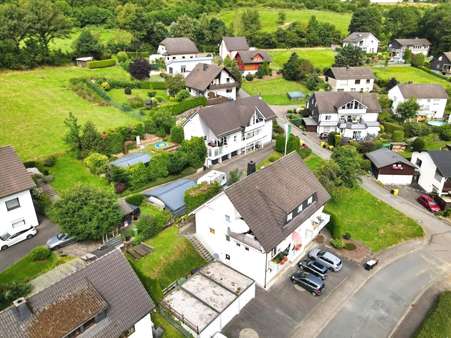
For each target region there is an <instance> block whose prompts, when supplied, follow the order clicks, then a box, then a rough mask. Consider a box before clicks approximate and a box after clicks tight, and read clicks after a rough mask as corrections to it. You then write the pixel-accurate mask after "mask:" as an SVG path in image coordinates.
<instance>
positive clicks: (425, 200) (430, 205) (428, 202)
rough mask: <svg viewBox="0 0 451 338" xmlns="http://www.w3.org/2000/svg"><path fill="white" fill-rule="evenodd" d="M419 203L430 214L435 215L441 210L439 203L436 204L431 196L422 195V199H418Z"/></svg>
mask: <svg viewBox="0 0 451 338" xmlns="http://www.w3.org/2000/svg"><path fill="white" fill-rule="evenodd" d="M417 201H418V203H420V204H421V205H422V206H423V207H425V208H426V209H428V210H429V211H430V212H434V213H435V212H439V211H440V210H441V209H440V206H439V205H438V204H437V202H435V201H434V199H433V198H432V197H431V196H429V195H426V194H421V195H420V197H418V198H417Z"/></svg>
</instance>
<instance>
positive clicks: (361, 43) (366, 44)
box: [343, 32, 379, 53]
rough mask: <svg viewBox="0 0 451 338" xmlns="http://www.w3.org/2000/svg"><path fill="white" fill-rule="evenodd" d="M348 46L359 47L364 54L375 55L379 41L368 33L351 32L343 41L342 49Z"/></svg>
mask: <svg viewBox="0 0 451 338" xmlns="http://www.w3.org/2000/svg"><path fill="white" fill-rule="evenodd" d="M348 45H351V46H355V47H359V48H360V49H361V50H363V51H364V52H365V53H377V49H378V47H379V40H378V39H377V38H376V37H375V36H374V35H373V34H372V33H370V32H352V33H351V34H349V35H348V36H347V37H346V38H344V39H343V47H345V46H348Z"/></svg>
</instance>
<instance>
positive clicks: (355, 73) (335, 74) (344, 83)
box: [324, 67, 376, 92]
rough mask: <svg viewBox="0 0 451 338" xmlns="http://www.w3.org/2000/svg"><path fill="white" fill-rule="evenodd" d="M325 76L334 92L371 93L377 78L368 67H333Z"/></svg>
mask: <svg viewBox="0 0 451 338" xmlns="http://www.w3.org/2000/svg"><path fill="white" fill-rule="evenodd" d="M324 75H325V80H326V82H327V83H328V84H329V86H330V87H331V90H332V91H333V92H371V91H372V90H373V87H374V79H375V78H376V77H375V76H374V74H373V71H372V70H371V69H370V68H368V67H332V68H329V69H328V70H326V71H325V72H324Z"/></svg>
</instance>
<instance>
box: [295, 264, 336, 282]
mask: <svg viewBox="0 0 451 338" xmlns="http://www.w3.org/2000/svg"><path fill="white" fill-rule="evenodd" d="M298 267H299V268H300V269H302V270H303V271H306V272H310V273H312V274H314V275H315V276H318V277H319V278H321V279H322V280H325V279H326V278H327V271H329V268H328V267H327V266H324V265H323V264H321V263H320V262H318V261H315V260H306V261H300V262H299V263H298Z"/></svg>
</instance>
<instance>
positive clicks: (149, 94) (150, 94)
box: [147, 91, 157, 97]
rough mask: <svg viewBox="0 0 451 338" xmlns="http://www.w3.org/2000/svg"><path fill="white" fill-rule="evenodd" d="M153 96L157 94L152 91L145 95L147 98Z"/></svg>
mask: <svg viewBox="0 0 451 338" xmlns="http://www.w3.org/2000/svg"><path fill="white" fill-rule="evenodd" d="M155 95H157V92H154V91H152V92H148V93H147V96H148V97H155Z"/></svg>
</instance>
